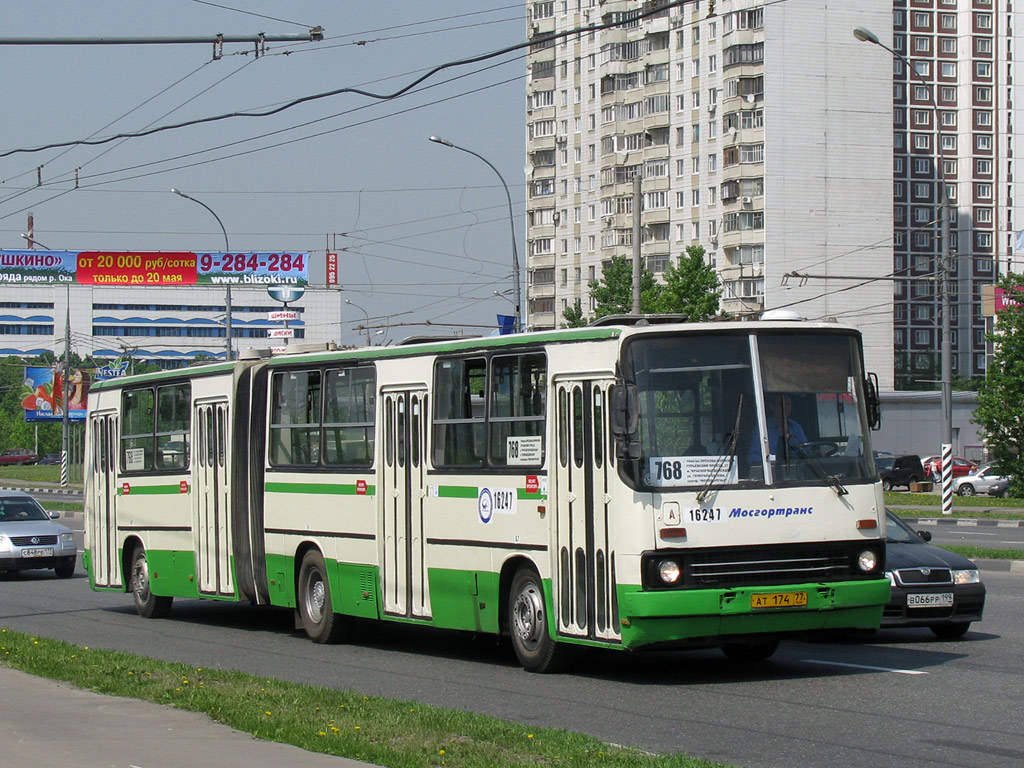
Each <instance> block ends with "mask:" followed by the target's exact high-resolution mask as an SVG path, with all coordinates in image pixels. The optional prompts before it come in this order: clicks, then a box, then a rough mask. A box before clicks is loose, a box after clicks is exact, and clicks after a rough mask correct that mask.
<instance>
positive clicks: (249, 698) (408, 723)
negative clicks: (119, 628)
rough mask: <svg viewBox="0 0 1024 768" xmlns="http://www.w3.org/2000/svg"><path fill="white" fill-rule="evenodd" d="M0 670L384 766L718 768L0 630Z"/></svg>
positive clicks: (464, 715) (719, 767)
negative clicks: (171, 709)
mask: <svg viewBox="0 0 1024 768" xmlns="http://www.w3.org/2000/svg"><path fill="white" fill-rule="evenodd" d="M0 664H4V665H5V666H8V667H11V668H13V669H19V670H22V671H24V672H28V673H30V674H33V675H38V676H40V677H46V678H50V679H52V680H60V681H63V682H66V683H70V684H72V685H75V686H77V687H79V688H85V689H87V690H91V691H96V692H98V693H103V694H108V695H112V696H122V697H127V698H134V699H143V700H145V701H151V702H155V703H157V704H164V705H167V706H171V707H175V708H177V709H181V710H187V711H191V712H202V713H204V714H206V715H208V716H209V717H210V718H212V719H213V720H215V721H217V722H219V723H223V724H225V725H228V726H230V727H232V728H235V729H237V730H239V731H243V732H246V733H251V734H252V735H253V736H254V737H256V738H258V739H263V740H265V741H275V742H281V743H284V744H291V745H294V746H296V747H300V748H301V749H305V750H308V751H310V752H320V753H324V754H328V755H337V756H341V757H348V758H352V759H356V760H363V761H366V762H369V763H373V764H375V765H380V766H388V767H389V768H392V767H393V768H428V767H429V768H434V767H436V766H453V767H454V768H538V767H540V768H543V767H544V766H577V767H578V766H592V765H599V766H602V767H604V766H608V768H725V767H724V766H723V764H721V763H711V762H708V761H705V760H698V759H694V758H690V757H687V756H685V755H679V754H676V755H652V754H650V753H647V752H642V751H640V750H637V749H630V748H627V747H619V746H613V745H610V744H606V743H604V742H601V741H598V740H597V739H594V738H591V737H589V736H585V735H582V734H578V733H573V732H570V731H565V730H559V729H554V728H533V727H529V726H525V725H520V724H518V723H513V722H506V721H504V720H499V719H497V718H493V717H488V716H485V715H477V714H473V713H470V712H463V711H460V710H452V709H442V708H440V707H432V706H427V705H424V704H420V703H418V702H408V701H395V700H393V699H386V698H383V697H378V696H362V695H360V694H359V693H355V692H353V691H338V690H335V689H332V688H322V687H317V686H310V685H299V684H296V683H290V682H286V681H282V680H275V679H266V678H262V677H255V676H253V675H249V674H245V673H242V672H235V671H222V670H216V669H206V668H201V667H193V666H190V665H187V664H178V663H172V662H165V661H157V660H154V659H148V658H145V657H143V656H136V655H133V654H127V653H121V652H116V651H107V650H101V649H94V648H89V647H79V646H75V645H70V644H68V643H64V642H61V641H58V640H52V639H48V638H42V637H33V636H30V635H26V634H24V633H21V632H15V631H12V630H7V629H0Z"/></svg>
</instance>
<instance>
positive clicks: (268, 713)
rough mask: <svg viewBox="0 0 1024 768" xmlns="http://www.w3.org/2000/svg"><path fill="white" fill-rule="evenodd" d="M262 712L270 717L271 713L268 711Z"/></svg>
mask: <svg viewBox="0 0 1024 768" xmlns="http://www.w3.org/2000/svg"><path fill="white" fill-rule="evenodd" d="M263 714H264V715H266V716H267V717H270V715H271V713H270V712H266V711H264V713H263Z"/></svg>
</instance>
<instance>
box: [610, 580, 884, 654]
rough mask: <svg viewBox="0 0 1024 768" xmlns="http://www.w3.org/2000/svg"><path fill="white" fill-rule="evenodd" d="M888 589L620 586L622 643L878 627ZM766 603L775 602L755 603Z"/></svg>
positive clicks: (714, 640) (859, 585)
mask: <svg viewBox="0 0 1024 768" xmlns="http://www.w3.org/2000/svg"><path fill="white" fill-rule="evenodd" d="M889 589H890V585H889V580H888V579H872V580H870V581H847V582H839V583H832V584H828V585H822V584H785V585H778V586H771V587H756V588H754V587H741V588H735V589H698V590H682V589H680V590H663V591H656V592H654V591H643V590H641V589H640V588H639V587H638V586H620V588H619V616H620V623H621V632H622V645H623V647H625V648H641V647H644V646H649V645H679V646H714V645H718V644H720V641H721V639H722V638H735V637H737V636H743V635H762V636H764V635H786V634H800V633H810V632H816V631H820V630H835V629H877V628H878V626H879V624H880V623H881V620H882V609H883V608H884V607H885V605H886V604H887V603H888V602H889ZM801 595H802V597H801ZM804 598H806V604H799V605H779V606H778V607H776V606H775V605H774V604H773V603H782V604H784V603H799V602H801V601H802V600H803V599H804ZM765 602H768V603H770V604H772V605H771V606H770V607H754V606H755V605H756V604H757V603H765Z"/></svg>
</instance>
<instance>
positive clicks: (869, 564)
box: [857, 549, 878, 573]
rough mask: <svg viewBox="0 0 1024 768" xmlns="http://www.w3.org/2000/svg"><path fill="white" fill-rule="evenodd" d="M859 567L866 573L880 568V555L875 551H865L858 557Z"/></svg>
mask: <svg viewBox="0 0 1024 768" xmlns="http://www.w3.org/2000/svg"><path fill="white" fill-rule="evenodd" d="M857 567H858V568H860V569H861V571H863V572H864V573H871V572H872V571H873V570H875V569H876V568H877V567H878V553H877V552H875V550H873V549H865V550H864V551H863V552H861V553H860V554H859V555H857Z"/></svg>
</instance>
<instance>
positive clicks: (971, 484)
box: [953, 464, 1010, 496]
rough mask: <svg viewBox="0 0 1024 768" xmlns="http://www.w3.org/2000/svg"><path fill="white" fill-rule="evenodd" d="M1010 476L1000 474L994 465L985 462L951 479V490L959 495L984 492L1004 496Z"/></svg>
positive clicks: (989, 494)
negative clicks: (977, 467)
mask: <svg viewBox="0 0 1024 768" xmlns="http://www.w3.org/2000/svg"><path fill="white" fill-rule="evenodd" d="M1009 485H1010V478H1009V477H1006V476H1005V475H1000V474H998V472H997V471H996V469H995V467H993V466H992V465H991V464H986V465H985V466H984V467H981V468H980V469H978V470H977V471H976V472H972V473H971V474H969V475H964V476H963V477H958V478H956V479H955V480H954V481H953V492H954V493H958V494H960V495H961V496H974V495H976V494H979V493H984V494H986V495H988V496H1005V495H1006V489H1007V487H1008V486H1009Z"/></svg>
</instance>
